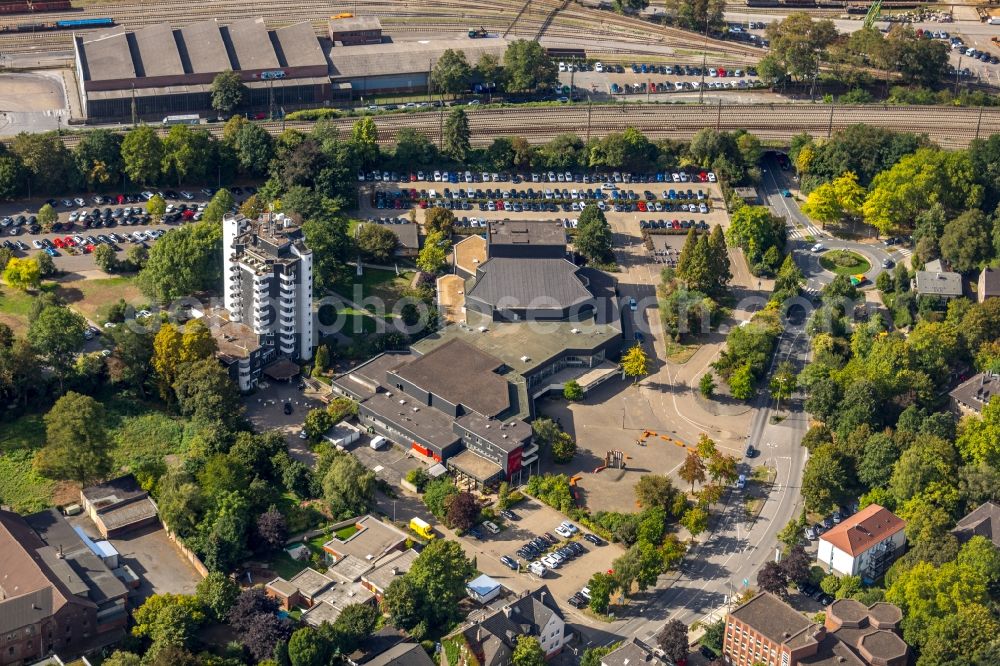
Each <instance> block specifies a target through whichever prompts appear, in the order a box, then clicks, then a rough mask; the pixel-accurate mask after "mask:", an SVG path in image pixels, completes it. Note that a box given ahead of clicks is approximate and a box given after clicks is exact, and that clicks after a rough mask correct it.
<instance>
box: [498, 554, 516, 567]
mask: <svg viewBox="0 0 1000 666" xmlns="http://www.w3.org/2000/svg"><path fill="white" fill-rule="evenodd" d="M500 561H501V562H503V563H504V564H505V565H506V566H507V568H508V569H511V570H512V571H517V569H518V566H519V565H518V564H517V560H515V559H514V558H512V557H510V556H508V555H502V556H501V557H500Z"/></svg>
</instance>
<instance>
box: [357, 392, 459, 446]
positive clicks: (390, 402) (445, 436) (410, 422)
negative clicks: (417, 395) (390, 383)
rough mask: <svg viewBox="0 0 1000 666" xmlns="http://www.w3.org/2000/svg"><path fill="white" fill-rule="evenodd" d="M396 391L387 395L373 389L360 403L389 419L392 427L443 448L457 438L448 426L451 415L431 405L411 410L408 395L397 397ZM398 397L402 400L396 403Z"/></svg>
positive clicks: (411, 404) (372, 411)
mask: <svg viewBox="0 0 1000 666" xmlns="http://www.w3.org/2000/svg"><path fill="white" fill-rule="evenodd" d="M399 395H400V394H398V393H394V394H393V395H392V397H389V396H388V395H387V394H385V393H376V394H375V395H372V396H371V397H369V398H368V399H367V400H365V401H364V402H362V403H361V406H362V408H363V409H367V410H369V411H371V413H372V414H374V415H375V416H378V417H379V418H381V419H382V420H384V421H386V422H387V423H391V424H392V426H393V428H395V429H396V430H401V431H403V432H404V433H405V434H407V435H410V436H412V437H414V438H416V439H422V440H424V441H425V442H429V443H430V444H433V445H434V446H436V447H438V448H439V449H446V448H448V447H449V446H451V445H452V444H455V443H456V442H458V441H459V439H460V437H459V436H458V435H457V434H455V431H454V430H452V425H451V424H452V422H453V421H454V419H452V418H451V417H450V416H448V415H447V414H445V413H444V412H439V411H438V410H436V409H434V408H433V407H427V406H423V407H422V408H421V409H420V411H418V412H414V411H413V410H412V407H413V406H414V404H413V400H412V398H410V396H404V397H402V398H401V397H399ZM400 400H406V404H405V405H400V404H399V401H400Z"/></svg>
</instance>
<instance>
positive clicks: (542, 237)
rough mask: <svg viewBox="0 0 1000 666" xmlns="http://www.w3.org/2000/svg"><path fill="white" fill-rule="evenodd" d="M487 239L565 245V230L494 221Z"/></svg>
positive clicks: (555, 224) (552, 224) (497, 242)
mask: <svg viewBox="0 0 1000 666" xmlns="http://www.w3.org/2000/svg"><path fill="white" fill-rule="evenodd" d="M471 64H473V65H475V63H471ZM488 238H489V242H490V245H566V229H565V227H563V225H562V223H561V222H546V221H529V220H523V221H518V220H494V221H491V222H490V225H489V236H488Z"/></svg>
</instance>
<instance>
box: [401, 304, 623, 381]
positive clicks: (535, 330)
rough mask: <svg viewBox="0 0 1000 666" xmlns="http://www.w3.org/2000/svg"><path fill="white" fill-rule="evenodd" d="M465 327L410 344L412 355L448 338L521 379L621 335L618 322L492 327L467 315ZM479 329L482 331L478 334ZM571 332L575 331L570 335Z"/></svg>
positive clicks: (442, 331) (503, 325)
mask: <svg viewBox="0 0 1000 666" xmlns="http://www.w3.org/2000/svg"><path fill="white" fill-rule="evenodd" d="M467 320H468V324H452V325H451V326H447V327H445V328H443V329H441V330H440V331H436V332H434V333H432V334H430V335H429V336H427V337H426V338H423V339H422V340H419V341H417V342H415V343H413V345H412V348H413V350H414V351H417V352H421V353H427V352H428V351H430V350H431V349H433V348H434V347H436V346H438V345H440V344H443V343H444V342H445V341H447V340H450V339H452V338H461V339H462V340H464V341H466V342H468V343H469V344H472V345H475V346H476V347H478V348H479V349H481V350H483V351H484V352H486V353H487V354H492V355H493V356H496V357H497V358H499V359H500V360H501V361H503V362H504V365H506V366H507V367H509V368H512V369H513V370H514V371H515V372H517V373H519V374H521V375H529V374H531V372H532V371H534V370H535V369H536V368H538V367H539V366H540V365H541V364H543V363H545V362H546V361H548V360H549V359H551V358H553V357H554V356H556V355H557V354H560V353H562V352H564V351H566V350H567V349H575V350H580V351H583V352H586V351H589V350H593V349H596V348H597V347H599V346H600V345H603V344H604V343H606V342H608V341H609V340H611V339H613V338H617V337H620V336H621V334H622V332H621V328H620V325H619V324H618V322H613V323H608V324H596V323H594V322H593V321H592V320H588V321H583V322H539V323H532V322H504V323H500V324H495V323H494V322H493V321H491V320H489V319H487V318H486V317H481V316H480V317H478V318H477V316H476V313H473V312H469V313H467ZM480 325H482V326H483V327H485V328H486V330H485V331H482V332H481V331H479V330H478V327H479V326H480ZM573 331H577V333H574V332H573Z"/></svg>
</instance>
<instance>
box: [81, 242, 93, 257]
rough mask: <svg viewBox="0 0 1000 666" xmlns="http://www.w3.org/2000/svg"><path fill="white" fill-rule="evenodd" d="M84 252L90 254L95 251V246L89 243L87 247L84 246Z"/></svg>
mask: <svg viewBox="0 0 1000 666" xmlns="http://www.w3.org/2000/svg"><path fill="white" fill-rule="evenodd" d="M83 251H84V252H86V253H87V254H90V253H91V252H93V251H94V246H93V245H91V244H90V243H87V244H86V245H84V246H83Z"/></svg>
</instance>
